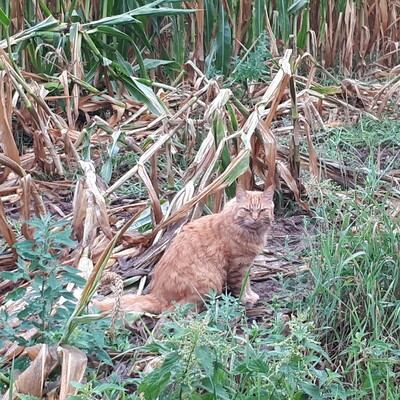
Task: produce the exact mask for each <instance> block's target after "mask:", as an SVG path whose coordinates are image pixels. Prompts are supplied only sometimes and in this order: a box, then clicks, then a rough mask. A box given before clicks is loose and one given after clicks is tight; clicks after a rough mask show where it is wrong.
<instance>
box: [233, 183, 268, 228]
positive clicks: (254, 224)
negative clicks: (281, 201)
mask: <svg viewBox="0 0 400 400" xmlns="http://www.w3.org/2000/svg"><path fill="white" fill-rule="evenodd" d="M273 197H274V187H273V186H269V187H268V188H267V189H266V190H264V191H263V192H251V191H246V190H244V189H243V188H241V187H240V186H238V188H237V191H236V207H235V208H236V215H235V220H236V222H237V223H238V224H240V226H242V227H243V228H247V229H259V228H262V227H265V226H266V225H267V226H269V225H271V223H272V221H273V220H274V202H273Z"/></svg>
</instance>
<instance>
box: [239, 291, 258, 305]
mask: <svg viewBox="0 0 400 400" xmlns="http://www.w3.org/2000/svg"><path fill="white" fill-rule="evenodd" d="M259 298H260V296H259V295H258V294H257V293H255V292H253V291H252V290H249V291H248V292H246V293H245V294H244V295H243V297H242V303H243V304H248V303H250V304H253V305H254V304H256V303H257V301H258V300H259Z"/></svg>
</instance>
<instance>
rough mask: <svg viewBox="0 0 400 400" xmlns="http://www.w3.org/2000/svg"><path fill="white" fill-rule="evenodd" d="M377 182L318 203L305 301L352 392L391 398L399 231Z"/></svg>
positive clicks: (396, 355)
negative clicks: (310, 286)
mask: <svg viewBox="0 0 400 400" xmlns="http://www.w3.org/2000/svg"><path fill="white" fill-rule="evenodd" d="M376 186H377V185H376V181H375V183H374V182H370V186H369V187H367V188H365V189H364V190H353V191H349V192H347V193H344V194H342V195H340V194H338V192H331V193H330V195H329V199H328V201H327V200H326V199H325V200H324V202H321V204H322V206H321V207H320V208H318V209H317V210H316V211H317V220H318V222H319V233H318V234H317V238H316V240H315V244H314V246H313V247H312V249H313V252H312V261H311V275H312V280H313V283H314V292H313V294H312V295H311V296H310V298H309V303H308V304H309V305H310V310H312V311H311V314H310V317H311V318H312V319H313V320H314V321H316V322H317V324H318V328H319V329H320V340H321V342H322V345H323V347H324V349H325V350H326V352H327V353H328V354H329V355H330V357H331V358H332V362H333V364H334V365H335V366H336V368H337V370H338V371H340V372H341V374H342V375H343V376H344V378H345V380H346V381H347V382H348V383H349V384H350V386H351V387H352V388H353V389H354V390H357V391H358V392H357V393H358V394H357V397H355V398H362V399H397V398H399V395H400V386H399V379H400V372H399V371H398V369H396V367H395V366H396V365H398V363H399V362H400V351H399V340H400V268H399V267H400V261H399V255H398V243H399V242H400V232H399V228H398V223H397V222H396V221H395V220H393V219H392V218H391V217H390V210H389V209H388V206H387V204H388V200H389V193H385V194H380V193H378V192H377V191H376Z"/></svg>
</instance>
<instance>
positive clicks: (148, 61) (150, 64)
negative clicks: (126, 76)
mask: <svg viewBox="0 0 400 400" xmlns="http://www.w3.org/2000/svg"><path fill="white" fill-rule="evenodd" d="M143 64H144V67H145V68H146V70H149V69H154V68H158V67H161V66H163V65H169V66H171V68H174V69H176V70H180V68H181V67H180V65H179V64H178V63H177V62H175V61H169V60H155V59H152V58H145V59H143ZM132 69H133V71H134V72H137V71H138V70H139V66H138V65H135V66H134V67H133V68H132Z"/></svg>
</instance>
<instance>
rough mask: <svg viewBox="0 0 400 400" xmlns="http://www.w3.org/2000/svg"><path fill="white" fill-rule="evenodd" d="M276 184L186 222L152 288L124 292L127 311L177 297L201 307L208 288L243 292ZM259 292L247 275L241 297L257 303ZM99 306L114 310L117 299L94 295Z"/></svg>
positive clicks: (153, 308) (169, 305)
mask: <svg viewBox="0 0 400 400" xmlns="http://www.w3.org/2000/svg"><path fill="white" fill-rule="evenodd" d="M273 193H274V189H273V187H269V188H268V189H267V190H266V191H264V192H250V191H247V192H246V191H244V190H243V189H241V188H240V187H239V188H238V190H237V193H236V198H235V199H233V200H231V201H230V202H228V203H227V204H226V206H225V207H224V209H223V210H222V211H221V212H220V213H219V214H214V215H209V216H205V217H201V218H199V219H197V220H195V221H193V222H191V223H189V224H187V225H186V226H185V227H184V228H183V229H182V231H181V232H180V233H179V234H178V235H177V236H176V237H175V239H174V240H173V241H172V243H171V245H170V246H169V248H168V249H167V250H166V252H165V253H164V255H163V257H162V258H161V260H160V261H159V263H158V264H157V266H156V268H155V271H154V277H153V280H152V282H151V285H150V294H148V295H145V296H134V295H125V296H123V297H122V309H123V310H124V311H142V312H151V313H160V312H162V311H165V310H169V309H173V303H174V302H176V303H178V304H185V303H193V304H195V305H197V306H198V307H200V308H201V306H202V304H203V301H202V298H204V297H205V296H206V295H207V294H208V293H209V292H210V290H213V291H215V292H217V293H218V294H220V293H222V291H223V290H224V287H225V286H226V285H227V286H228V287H229V288H230V290H231V292H232V293H233V294H234V295H236V296H238V295H239V294H240V291H241V288H242V284H243V280H244V278H245V276H246V274H247V272H248V270H249V268H250V266H251V264H252V262H253V260H254V258H255V256H256V255H257V254H258V253H259V252H260V251H261V250H262V249H263V247H264V246H265V243H266V239H267V235H268V233H269V231H270V225H271V222H272V221H273V218H274V204H273V201H272V198H273ZM257 300H258V295H257V294H256V293H254V292H253V291H252V290H251V288H250V283H249V281H248V282H247V285H246V287H245V290H244V294H243V297H242V301H243V303H247V302H250V303H256V302H257ZM95 304H96V305H97V307H98V308H99V309H101V310H110V309H112V308H113V306H114V304H115V300H114V299H108V300H104V301H96V302H95Z"/></svg>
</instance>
